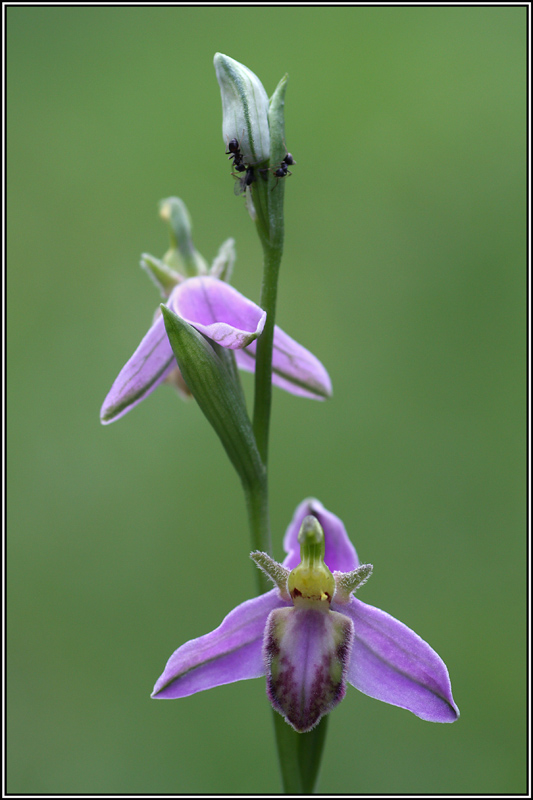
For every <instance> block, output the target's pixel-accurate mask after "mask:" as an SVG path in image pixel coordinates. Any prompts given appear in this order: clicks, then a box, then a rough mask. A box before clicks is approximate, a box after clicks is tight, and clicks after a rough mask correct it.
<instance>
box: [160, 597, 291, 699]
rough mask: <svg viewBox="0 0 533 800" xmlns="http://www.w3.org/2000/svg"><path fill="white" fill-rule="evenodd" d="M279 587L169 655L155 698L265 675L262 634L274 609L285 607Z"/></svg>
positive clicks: (234, 610)
mask: <svg viewBox="0 0 533 800" xmlns="http://www.w3.org/2000/svg"><path fill="white" fill-rule="evenodd" d="M286 605H287V603H286V601H284V600H282V599H281V598H280V596H279V592H278V590H277V589H272V590H271V591H270V592H267V593H266V594H262V595H260V596H259V597H254V598H253V599H252V600H246V602H244V603H241V604H240V605H239V606H237V607H236V608H234V609H233V611H230V613H229V614H228V616H227V617H226V618H225V619H224V620H223V622H222V624H221V625H219V627H218V628H216V629H215V630H214V631H211V633H207V634H205V636H200V637H199V638H198V639H191V641H189V642H186V643H185V644H183V645H182V646H181V647H179V648H178V649H177V650H176V652H175V653H174V654H173V655H171V656H170V658H169V660H168V663H167V665H166V667H165V669H164V672H163V674H162V675H161V677H160V678H159V680H158V681H157V683H156V685H155V686H154V691H153V694H152V697H157V698H172V699H173V698H177V697H187V696H188V695H190V694H195V693H196V692H201V691H203V690H204V689H212V688H213V687H214V686H222V685H223V684H224V683H234V682H235V681H241V680H247V679H248V678H259V677H260V676H261V675H264V674H265V665H264V661H263V656H262V646H263V633H264V630H265V625H266V621H267V618H268V615H269V614H270V612H271V611H272V610H273V609H279V608H282V607H283V606H286Z"/></svg>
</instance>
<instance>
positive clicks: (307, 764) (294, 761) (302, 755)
mask: <svg viewBox="0 0 533 800" xmlns="http://www.w3.org/2000/svg"><path fill="white" fill-rule="evenodd" d="M286 86H287V76H285V77H284V78H283V79H282V80H281V81H280V83H279V85H278V87H277V89H276V91H275V92H274V94H273V96H272V98H271V100H270V108H269V115H268V116H269V126H270V142H271V146H270V162H269V164H270V167H271V168H272V167H274V168H275V167H276V166H277V165H279V163H280V162H281V161H282V159H283V158H284V156H285V153H286V150H285V127H284V103H285V89H286ZM260 174H262V175H263V176H264V178H265V179H263V178H260V179H258V180H256V181H255V182H254V183H253V184H252V197H253V202H254V206H255V209H256V215H257V216H256V227H257V232H258V234H259V238H260V240H261V245H262V247H263V283H262V286H261V307H262V308H263V309H264V311H266V312H267V317H266V322H265V327H264V329H263V333H262V334H261V336H260V337H259V339H258V340H257V350H256V363H255V396H254V415H253V423H252V424H253V432H254V436H255V440H256V444H257V449H258V451H259V455H260V457H261V460H262V462H263V465H264V467H265V473H264V477H263V478H261V481H256V482H255V483H254V485H253V486H249V487H246V486H245V495H246V503H247V508H248V518H249V522H250V530H251V535H252V543H253V546H254V548H256V549H257V550H262V551H263V552H266V553H268V554H269V555H272V553H271V549H270V548H271V545H270V528H269V517H268V468H267V465H268V440H269V430H270V412H271V406H272V351H273V342H274V326H275V319H276V299H277V291H278V277H279V269H280V265H281V257H282V255H283V235H284V219H283V196H284V190H285V183H284V180H283V179H279V178H276V177H275V176H274V175H273V172H272V171H270V170H268V171H263V172H262V173H260ZM257 573H258V574H257V580H258V588H259V592H264V591H266V589H268V588H269V585H268V582H267V580H266V578H265V576H264V575H263V574H262V573H261V572H259V570H257ZM265 584H267V585H266V586H265ZM272 713H273V715H274V733H275V736H276V744H277V749H278V758H279V764H280V770H281V779H282V784H283V791H284V793H285V794H311V793H312V792H313V791H314V788H315V784H316V780H317V777H318V769H319V766H320V759H321V755H322V750H323V747H324V742H325V735H326V725H327V717H324V718H322V720H321V721H320V723H319V724H318V725H317V726H316V728H314V729H313V730H312V731H310V732H309V733H297V732H296V731H295V730H294V729H293V728H291V726H290V725H288V724H287V723H286V722H285V720H284V719H283V717H282V716H281V715H280V714H278V712H277V711H275V710H273V711H272Z"/></svg>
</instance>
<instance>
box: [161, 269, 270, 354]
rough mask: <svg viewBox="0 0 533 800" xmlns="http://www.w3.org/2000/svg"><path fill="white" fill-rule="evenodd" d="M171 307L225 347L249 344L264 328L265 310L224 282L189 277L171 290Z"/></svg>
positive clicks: (236, 347) (234, 348) (209, 278)
mask: <svg viewBox="0 0 533 800" xmlns="http://www.w3.org/2000/svg"><path fill="white" fill-rule="evenodd" d="M168 305H169V308H171V309H172V311H175V312H176V314H179V315H180V317H182V318H183V319H184V320H185V321H186V322H188V323H189V324H190V325H193V326H194V327H195V328H196V330H198V331H200V333H203V334H204V335H205V336H208V337H209V338H210V339H213V340H214V341H215V342H217V343H218V344H220V345H222V347H227V348H229V349H230V350H236V349H239V348H242V347H246V346H247V345H249V344H250V343H251V342H253V341H254V339H256V338H257V337H258V336H259V335H260V334H261V333H262V331H263V328H264V325H265V319H266V312H265V311H263V310H262V309H261V308H259V306H258V305H256V304H255V303H253V302H252V301H251V300H248V298H246V297H244V295H242V294H241V293H240V292H238V291H237V290H236V289H234V288H233V287H232V286H230V285H229V284H228V283H226V282H225V281H221V280H218V279H217V278H211V277H198V278H189V279H188V280H186V281H183V283H180V284H179V285H178V286H176V288H175V289H174V290H173V291H172V294H171V295H170V297H169V299H168Z"/></svg>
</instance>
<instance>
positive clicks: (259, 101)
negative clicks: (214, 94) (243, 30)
mask: <svg viewBox="0 0 533 800" xmlns="http://www.w3.org/2000/svg"><path fill="white" fill-rule="evenodd" d="M214 64H215V72H216V75H217V79H218V83H219V86H220V92H221V95H222V136H223V137H224V143H225V145H226V147H227V148H228V151H229V152H230V153H235V152H238V153H239V156H238V158H237V162H236V164H235V166H236V169H239V167H240V166H241V165H242V164H251V165H255V164H260V163H262V162H264V161H267V160H268V158H269V156H270V132H269V127H268V97H267V93H266V91H265V88H264V86H263V84H262V83H261V81H260V80H259V78H258V77H257V75H254V73H253V72H252V71H251V70H249V69H248V67H245V66H244V64H239V62H238V61H235V60H234V59H233V58H230V57H229V56H225V55H223V54H222V53H216V54H215V58H214ZM232 148H233V149H232ZM239 171H241V170H239ZM242 171H244V170H242Z"/></svg>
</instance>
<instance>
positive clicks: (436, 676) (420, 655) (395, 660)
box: [332, 597, 459, 722]
mask: <svg viewBox="0 0 533 800" xmlns="http://www.w3.org/2000/svg"><path fill="white" fill-rule="evenodd" d="M332 608H336V609H337V610H338V611H340V612H342V613H343V614H345V615H346V616H348V617H349V618H350V619H351V620H352V622H353V627H354V643H353V649H352V658H351V661H350V666H349V669H348V681H349V683H351V684H352V686H355V688H356V689H359V691H360V692H363V694H367V695H369V696H370V697H375V698H376V699H377V700H383V701H384V702H385V703H390V704H391V705H393V706H400V707H401V708H406V709H408V710H409V711H412V712H413V714H416V716H417V717H420V718H421V719H425V720H428V721H430V722H454V721H455V720H456V719H457V718H458V716H459V709H458V708H457V706H456V705H455V703H454V700H453V697H452V689H451V685H450V678H449V676H448V670H447V669H446V665H445V664H444V662H443V661H442V659H441V658H440V656H438V655H437V653H436V652H435V651H434V650H433V649H432V648H431V647H430V646H429V645H428V644H427V643H426V642H425V641H424V640H423V639H421V638H420V636H418V634H416V633H415V632H414V631H412V630H411V629H410V628H408V627H407V625H404V624H403V622H400V621H399V620H397V619H394V617H391V616H390V614H387V613H386V612H385V611H381V610H380V609H379V608H374V606H369V605H367V604H366V603H362V602H361V601H360V600H357V599H356V598H355V597H352V598H351V599H350V601H349V603H346V604H342V605H337V604H335V603H333V604H332Z"/></svg>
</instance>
